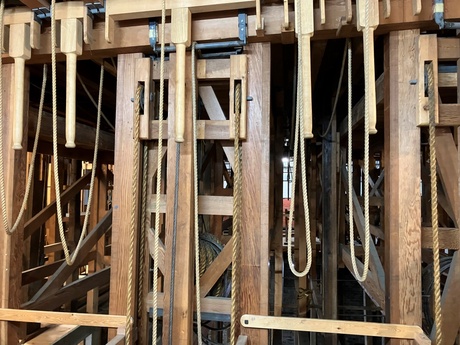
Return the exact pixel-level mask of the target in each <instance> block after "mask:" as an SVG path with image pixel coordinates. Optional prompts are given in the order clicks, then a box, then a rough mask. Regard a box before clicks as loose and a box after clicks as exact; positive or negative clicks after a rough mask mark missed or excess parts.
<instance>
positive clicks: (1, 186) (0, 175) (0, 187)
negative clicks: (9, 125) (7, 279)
mask: <svg viewBox="0 0 460 345" xmlns="http://www.w3.org/2000/svg"><path fill="white" fill-rule="evenodd" d="M0 11H2V10H1V9H0ZM1 16H2V15H1V14H0V17H1ZM0 26H1V27H2V28H3V25H2V24H1V23H0ZM0 42H3V40H2V37H1V36H0ZM0 60H1V59H0ZM47 74H48V66H47V65H43V80H42V89H41V94H40V105H39V108H38V116H37V128H36V129H35V139H34V147H33V149H32V158H31V160H30V166H29V174H28V176H27V184H26V190H25V193H24V199H23V200H22V205H21V208H20V209H19V213H18V216H17V217H16V220H15V221H14V223H13V226H12V227H11V228H10V225H9V222H8V214H7V211H6V190H5V175H4V170H3V169H4V157H3V107H1V109H0V181H1V182H0V193H1V200H2V219H3V227H4V228H5V231H6V233H7V234H8V235H11V234H13V233H14V232H15V231H16V230H17V229H18V227H19V223H20V222H21V220H22V218H23V217H24V213H25V210H26V207H27V204H28V202H29V196H30V189H31V188H32V181H33V177H34V168H35V158H36V157H37V147H38V137H39V135H40V129H41V125H42V114H43V104H44V102H45V89H46V81H47ZM1 79H3V76H2V66H1V62H0V80H1ZM2 89H3V85H1V86H0V90H2ZM0 98H3V94H2V95H0Z"/></svg>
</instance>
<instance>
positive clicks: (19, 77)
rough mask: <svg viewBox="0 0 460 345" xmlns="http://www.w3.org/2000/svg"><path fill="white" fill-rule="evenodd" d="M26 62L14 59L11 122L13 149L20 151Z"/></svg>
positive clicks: (22, 130) (21, 59)
mask: <svg viewBox="0 0 460 345" xmlns="http://www.w3.org/2000/svg"><path fill="white" fill-rule="evenodd" d="M25 63H26V60H25V59H23V58H15V59H14V120H13V122H14V123H13V149H14V150H22V135H23V132H24V128H23V119H24V67H25Z"/></svg>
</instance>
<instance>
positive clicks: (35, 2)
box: [20, 0, 50, 9]
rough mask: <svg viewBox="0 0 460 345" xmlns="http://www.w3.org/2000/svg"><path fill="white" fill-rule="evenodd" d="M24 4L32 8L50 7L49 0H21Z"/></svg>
mask: <svg viewBox="0 0 460 345" xmlns="http://www.w3.org/2000/svg"><path fill="white" fill-rule="evenodd" d="M20 1H21V2H22V3H23V4H24V5H26V6H27V7H29V8H30V9H33V8H37V7H47V8H50V3H49V1H47V0H20Z"/></svg>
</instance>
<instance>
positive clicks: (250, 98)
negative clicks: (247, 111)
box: [246, 96, 254, 102]
mask: <svg viewBox="0 0 460 345" xmlns="http://www.w3.org/2000/svg"><path fill="white" fill-rule="evenodd" d="M253 100H254V98H252V96H248V97H246V101H248V102H252V101H253Z"/></svg>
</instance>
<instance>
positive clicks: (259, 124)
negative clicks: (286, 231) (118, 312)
mask: <svg viewBox="0 0 460 345" xmlns="http://www.w3.org/2000/svg"><path fill="white" fill-rule="evenodd" d="M247 53H248V94H249V95H251V96H252V97H253V99H254V100H253V101H252V102H249V103H248V124H247V134H248V135H247V140H246V141H245V142H243V144H242V154H243V166H242V170H243V181H242V183H243V186H242V187H243V188H242V189H243V205H242V229H241V244H242V245H241V253H242V256H241V275H240V279H241V290H240V291H241V292H240V311H241V313H256V314H261V315H267V314H268V290H269V289H268V281H269V277H268V273H269V272H268V265H267V262H268V261H269V259H268V254H269V238H268V236H269V215H268V212H267V210H268V208H269V205H268V203H269V199H270V198H269V182H270V91H269V90H270V54H271V53H270V44H269V43H256V44H249V45H248V46H247ZM241 334H243V335H247V336H248V338H249V339H250V340H251V343H253V344H268V332H267V331H264V330H254V329H253V330H249V329H241Z"/></svg>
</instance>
